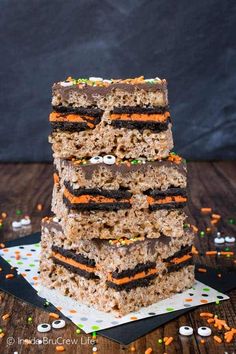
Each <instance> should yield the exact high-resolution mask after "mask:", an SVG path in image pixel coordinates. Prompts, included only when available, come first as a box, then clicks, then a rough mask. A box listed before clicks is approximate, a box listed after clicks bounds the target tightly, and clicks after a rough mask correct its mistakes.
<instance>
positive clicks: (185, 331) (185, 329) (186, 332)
mask: <svg viewBox="0 0 236 354" xmlns="http://www.w3.org/2000/svg"><path fill="white" fill-rule="evenodd" d="M179 334H181V335H182V336H191V335H192V334H193V328H192V327H190V326H182V327H180V328H179Z"/></svg>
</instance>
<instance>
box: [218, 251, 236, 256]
mask: <svg viewBox="0 0 236 354" xmlns="http://www.w3.org/2000/svg"><path fill="white" fill-rule="evenodd" d="M220 255H221V256H233V255H234V252H220Z"/></svg>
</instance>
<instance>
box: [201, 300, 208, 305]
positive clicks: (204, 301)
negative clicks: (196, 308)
mask: <svg viewBox="0 0 236 354" xmlns="http://www.w3.org/2000/svg"><path fill="white" fill-rule="evenodd" d="M200 302H201V303H202V304H207V303H208V301H207V300H205V299H202V300H201V301H200Z"/></svg>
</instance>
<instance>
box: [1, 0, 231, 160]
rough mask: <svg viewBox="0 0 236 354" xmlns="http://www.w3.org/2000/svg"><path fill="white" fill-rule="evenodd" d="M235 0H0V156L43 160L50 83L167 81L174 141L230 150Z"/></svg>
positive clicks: (205, 152)
mask: <svg viewBox="0 0 236 354" xmlns="http://www.w3.org/2000/svg"><path fill="white" fill-rule="evenodd" d="M235 11H236V1H235V0H231V1H230V0H178V1H176V0H84V1H79V0H66V1H65V0H41V1H39V0H30V1H29V0H1V1H0V13H1V22H0V43H1V46H0V48H1V57H0V60H1V65H0V86H1V95H0V109H1V124H0V160H1V161H48V160H50V159H51V150H50V146H49V144H48V143H47V135H48V134H49V131H50V128H49V124H48V113H49V111H50V99H51V97H50V96H51V85H52V83H53V82H54V81H59V80H63V79H64V78H66V77H67V76H69V75H71V76H74V77H80V76H82V77H86V76H102V77H107V78H111V77H130V76H139V75H142V74H144V75H145V76H146V77H148V78H149V77H153V76H159V77H161V78H167V79H168V82H169V98H170V103H171V112H172V117H173V121H174V137H175V143H176V149H175V150H176V151H177V152H178V153H181V154H183V155H184V156H185V157H186V158H188V159H226V158H227V159H228V158H230V159H232V158H235V157H236V109H235V108H236V91H235V88H236V61H235V58H236V46H235V34H236V26H235V21H236V16H235Z"/></svg>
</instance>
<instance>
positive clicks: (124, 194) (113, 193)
mask: <svg viewBox="0 0 236 354" xmlns="http://www.w3.org/2000/svg"><path fill="white" fill-rule="evenodd" d="M64 185H65V187H66V188H67V189H68V191H69V192H70V193H72V194H73V195H74V196H77V197H78V196H81V195H84V194H88V195H94V196H96V195H102V196H104V197H107V198H115V199H117V200H119V199H124V198H127V199H128V198H131V197H132V194H131V193H130V192H128V191H127V190H124V189H123V190H122V189H119V190H108V189H102V188H101V189H99V188H78V189H74V188H73V186H72V185H71V184H70V182H68V181H65V182H64Z"/></svg>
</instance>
